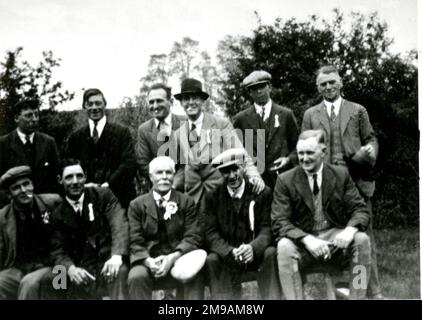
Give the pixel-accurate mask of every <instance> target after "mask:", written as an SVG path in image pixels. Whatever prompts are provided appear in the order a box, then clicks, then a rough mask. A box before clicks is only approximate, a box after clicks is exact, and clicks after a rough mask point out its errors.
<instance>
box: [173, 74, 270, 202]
mask: <svg viewBox="0 0 422 320" xmlns="http://www.w3.org/2000/svg"><path fill="white" fill-rule="evenodd" d="M174 97H175V98H176V99H177V100H179V101H180V103H181V105H182V107H183V108H184V109H185V111H186V114H187V116H188V121H187V122H186V123H185V124H183V125H182V126H181V127H180V128H179V130H178V132H177V133H176V135H175V138H176V143H177V144H178V145H179V147H180V152H179V154H178V156H179V157H178V159H177V160H178V163H180V164H184V165H185V167H184V170H185V171H184V172H185V175H184V178H185V183H184V185H185V191H186V192H187V194H188V195H190V196H192V197H193V198H194V200H195V202H196V203H197V204H198V203H200V202H201V200H202V199H203V194H204V192H205V191H210V190H213V189H215V188H216V187H217V186H219V185H220V184H222V183H223V177H222V176H221V173H220V172H219V171H218V170H217V169H216V168H214V167H213V166H212V165H211V161H212V159H213V158H214V157H215V156H216V155H218V154H220V153H221V152H222V151H224V150H227V149H230V148H234V147H240V148H242V147H243V146H242V142H241V141H240V140H239V138H238V136H237V134H236V131H235V130H234V128H233V125H232V124H231V122H230V121H229V120H228V119H225V118H220V117H217V116H214V115H212V114H210V113H207V112H204V111H203V110H202V108H203V106H204V104H205V101H206V100H207V99H208V97H209V95H208V93H206V92H204V91H202V83H201V82H200V81H198V80H196V79H191V78H188V79H185V80H183V81H182V84H181V92H180V93H178V94H175V95H174ZM173 141H174V139H173ZM245 172H246V176H247V178H248V180H249V181H250V182H251V183H252V185H253V191H254V192H255V193H260V192H262V191H263V190H264V188H265V183H264V181H263V180H262V178H261V176H260V174H259V172H258V169H257V167H255V166H254V164H253V161H252V159H251V157H250V156H248V155H247V156H246V165H245Z"/></svg>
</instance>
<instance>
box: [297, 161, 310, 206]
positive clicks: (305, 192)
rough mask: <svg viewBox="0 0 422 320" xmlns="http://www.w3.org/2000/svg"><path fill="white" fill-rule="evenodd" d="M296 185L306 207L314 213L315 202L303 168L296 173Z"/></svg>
mask: <svg viewBox="0 0 422 320" xmlns="http://www.w3.org/2000/svg"><path fill="white" fill-rule="evenodd" d="M294 183H295V186H296V189H297V191H298V192H299V193H300V195H301V196H302V198H303V200H304V201H305V203H306V205H307V206H308V207H309V209H310V210H311V212H314V202H313V200H312V192H311V188H310V187H309V182H308V177H307V176H306V173H305V171H303V169H302V168H298V170H297V171H296V175H295V180H294Z"/></svg>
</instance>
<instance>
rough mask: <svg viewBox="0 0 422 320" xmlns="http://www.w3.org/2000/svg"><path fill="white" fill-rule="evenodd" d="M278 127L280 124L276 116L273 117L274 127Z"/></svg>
mask: <svg viewBox="0 0 422 320" xmlns="http://www.w3.org/2000/svg"><path fill="white" fill-rule="evenodd" d="M279 126H280V122H279V121H278V114H276V115H275V116H274V127H275V128H278V127H279Z"/></svg>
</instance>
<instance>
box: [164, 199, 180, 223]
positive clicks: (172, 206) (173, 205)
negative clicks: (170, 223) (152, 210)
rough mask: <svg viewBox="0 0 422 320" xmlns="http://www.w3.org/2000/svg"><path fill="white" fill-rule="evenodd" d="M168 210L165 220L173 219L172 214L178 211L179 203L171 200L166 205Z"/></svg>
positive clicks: (165, 213)
mask: <svg viewBox="0 0 422 320" xmlns="http://www.w3.org/2000/svg"><path fill="white" fill-rule="evenodd" d="M164 206H165V208H166V212H164V220H168V219H171V216H172V215H173V214H175V213H176V212H177V209H178V208H177V203H176V202H174V201H169V202H167V203H166V204H165V205H164Z"/></svg>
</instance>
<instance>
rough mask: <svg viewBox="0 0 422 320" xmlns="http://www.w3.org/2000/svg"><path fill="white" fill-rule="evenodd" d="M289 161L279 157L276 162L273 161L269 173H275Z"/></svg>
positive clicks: (286, 158)
mask: <svg viewBox="0 0 422 320" xmlns="http://www.w3.org/2000/svg"><path fill="white" fill-rule="evenodd" d="M289 161H290V159H289V158H288V157H280V158H278V159H277V160H274V162H273V164H274V165H273V166H272V167H271V168H270V171H277V170H280V169H281V168H283V167H284V166H286V165H287V164H288V163H289Z"/></svg>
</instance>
